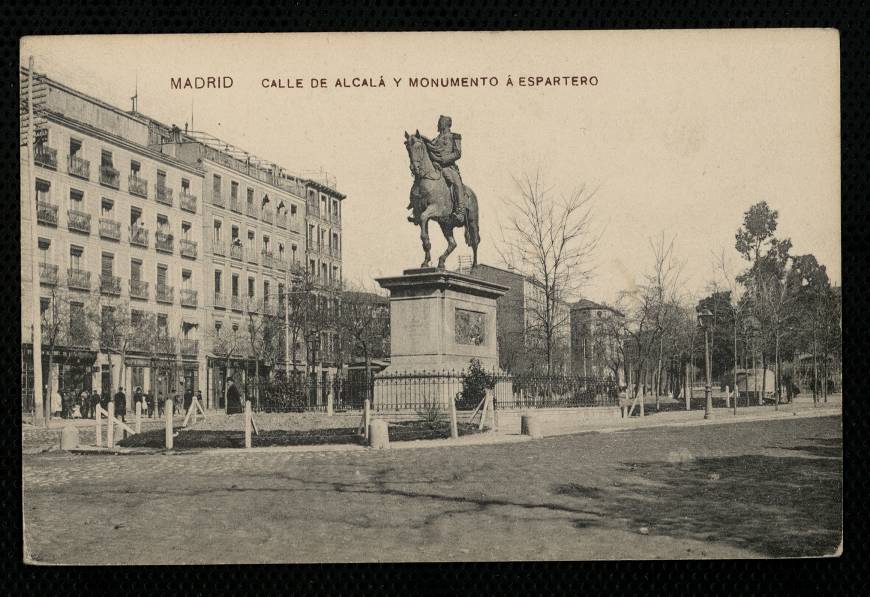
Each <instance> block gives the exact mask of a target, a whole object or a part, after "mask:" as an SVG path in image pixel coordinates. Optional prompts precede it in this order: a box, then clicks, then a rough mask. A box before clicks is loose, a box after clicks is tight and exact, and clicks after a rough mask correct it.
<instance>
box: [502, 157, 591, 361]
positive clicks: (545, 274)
mask: <svg viewBox="0 0 870 597" xmlns="http://www.w3.org/2000/svg"><path fill="white" fill-rule="evenodd" d="M514 182H515V184H516V187H517V190H518V195H517V197H515V198H513V199H508V200H507V205H508V208H509V211H510V214H509V215H508V218H507V225H505V226H502V227H501V228H502V245H501V247H500V248H498V251H499V256H500V258H501V260H502V261H503V262H504V263H505V265H507V266H508V267H511V268H513V269H515V270H517V271H519V272H522V273H523V274H524V275H525V276H526V278H527V279H528V280H529V281H530V282H531V286H532V288H533V289H535V290H534V291H533V296H532V297H531V300H529V301H527V303H528V304H527V305H526V310H527V312H526V327H527V329H528V332H529V333H530V334H531V335H532V336H533V337H537V338H538V339H539V340H540V342H541V344H542V346H541V349H543V350H544V352H545V355H546V362H547V375H548V376H549V375H551V374H552V371H553V357H554V354H555V352H556V348H557V346H558V344H559V342H560V341H561V340H562V339H563V338H567V337H568V331H567V330H568V328H569V325H570V310H569V309H568V308H567V305H566V301H567V299H568V298H569V297H571V296H572V295H574V294H575V293H576V292H577V291H578V290H579V288H580V287H581V285H582V284H583V283H584V282H586V281H587V280H588V279H589V277H590V276H591V274H592V269H591V266H590V259H591V256H592V254H593V251H594V249H595V247H596V245H597V243H598V238H599V236H600V235H598V234H595V233H594V232H593V231H592V223H593V218H592V200H593V198H594V196H595V193H594V192H587V191H586V188H585V186H581V187H579V188H578V189H576V190H574V191H572V192H571V193H569V194H567V195H558V196H557V195H556V194H555V193H554V192H553V190H552V188H550V187H547V186H546V185H545V184H544V181H543V178H542V175H541V173H540V171H538V172H537V173H535V175H534V176H529V175H526V176H525V177H523V178H521V179H517V178H515V179H514Z"/></svg>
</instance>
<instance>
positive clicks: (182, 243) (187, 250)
mask: <svg viewBox="0 0 870 597" xmlns="http://www.w3.org/2000/svg"><path fill="white" fill-rule="evenodd" d="M178 252H179V253H181V256H182V257H188V258H190V259H196V241H195V240H188V239H186V238H180V239H178Z"/></svg>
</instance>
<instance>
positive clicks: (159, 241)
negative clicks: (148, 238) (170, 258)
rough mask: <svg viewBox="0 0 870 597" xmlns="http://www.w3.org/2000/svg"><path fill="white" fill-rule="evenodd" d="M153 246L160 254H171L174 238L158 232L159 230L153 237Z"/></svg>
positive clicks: (166, 233)
mask: <svg viewBox="0 0 870 597" xmlns="http://www.w3.org/2000/svg"><path fill="white" fill-rule="evenodd" d="M154 240H155V246H156V247H157V250H158V251H160V252H161V253H172V251H173V250H174V248H173V244H174V240H175V239H174V237H173V236H172V235H171V234H169V233H168V232H160V231H159V230H158V231H157V233H156V234H155V235H154Z"/></svg>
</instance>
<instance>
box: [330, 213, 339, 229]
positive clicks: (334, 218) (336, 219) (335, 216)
mask: <svg viewBox="0 0 870 597" xmlns="http://www.w3.org/2000/svg"><path fill="white" fill-rule="evenodd" d="M332 223H333V224H335V225H336V226H341V216H340V215H338V214H332Z"/></svg>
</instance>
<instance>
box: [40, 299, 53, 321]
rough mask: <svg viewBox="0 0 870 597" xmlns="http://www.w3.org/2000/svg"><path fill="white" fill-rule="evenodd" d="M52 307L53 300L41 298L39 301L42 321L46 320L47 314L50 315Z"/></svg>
mask: <svg viewBox="0 0 870 597" xmlns="http://www.w3.org/2000/svg"><path fill="white" fill-rule="evenodd" d="M50 307H51V299H48V298H45V297H41V298H40V299H39V316H40V318H41V319H46V313H48V309H49V308H50Z"/></svg>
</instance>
